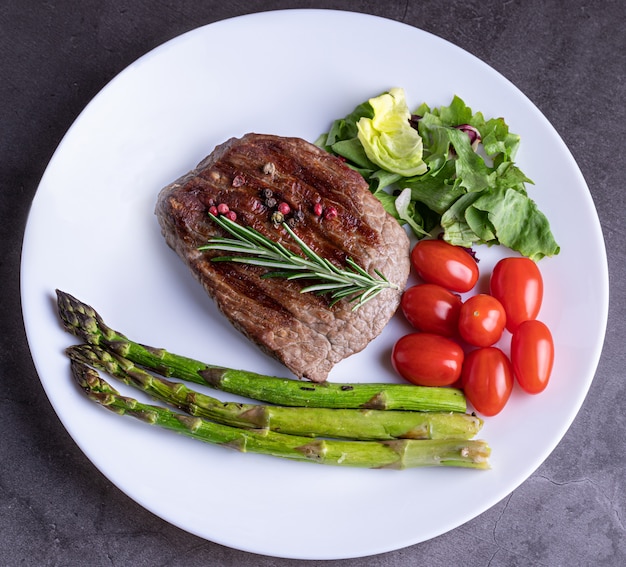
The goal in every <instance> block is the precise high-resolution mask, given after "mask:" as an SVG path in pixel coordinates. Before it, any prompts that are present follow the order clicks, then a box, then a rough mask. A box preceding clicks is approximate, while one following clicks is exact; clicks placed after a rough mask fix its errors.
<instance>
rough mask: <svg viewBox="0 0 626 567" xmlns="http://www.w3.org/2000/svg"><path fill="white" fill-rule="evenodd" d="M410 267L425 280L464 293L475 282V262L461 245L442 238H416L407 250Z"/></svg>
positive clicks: (476, 279)
mask: <svg viewBox="0 0 626 567" xmlns="http://www.w3.org/2000/svg"><path fill="white" fill-rule="evenodd" d="M411 263H412V264H413V268H415V271H416V272H417V274H418V275H419V277H420V278H422V279H423V280H424V281H425V282H427V283H433V284H437V285H440V286H442V287H445V288H446V289H449V290H452V291H458V292H461V293H464V292H466V291H469V290H470V289H472V288H473V287H474V286H475V285H476V282H477V281H478V264H477V263H476V260H474V258H472V256H470V254H469V252H467V251H466V250H465V249H464V248H460V247H459V246H453V245H452V244H449V243H448V242H445V241H444V240H420V241H419V242H418V243H417V244H416V245H415V247H414V248H413V250H412V251H411Z"/></svg>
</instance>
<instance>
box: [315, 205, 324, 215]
mask: <svg viewBox="0 0 626 567" xmlns="http://www.w3.org/2000/svg"><path fill="white" fill-rule="evenodd" d="M323 210H324V209H323V208H322V203H315V205H313V214H314V215H315V216H316V217H319V216H321V215H322V211H323Z"/></svg>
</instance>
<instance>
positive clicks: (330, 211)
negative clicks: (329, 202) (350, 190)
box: [324, 206, 337, 219]
mask: <svg viewBox="0 0 626 567" xmlns="http://www.w3.org/2000/svg"><path fill="white" fill-rule="evenodd" d="M336 216H337V209H336V208H335V207H333V206H330V207H326V210H325V211H324V218H325V219H334V218H335V217H336Z"/></svg>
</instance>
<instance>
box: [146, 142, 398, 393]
mask: <svg viewBox="0 0 626 567" xmlns="http://www.w3.org/2000/svg"><path fill="white" fill-rule="evenodd" d="M281 203H287V204H288V205H289V207H290V210H291V213H290V214H288V215H287V216H286V217H285V220H287V221H288V222H289V223H290V225H291V226H292V227H293V230H294V232H296V234H298V236H299V237H300V238H302V240H304V242H306V244H307V245H309V246H310V247H311V248H312V249H313V250H314V251H315V252H317V253H318V254H319V255H320V256H322V257H325V258H327V259H328V260H330V261H331V262H334V263H336V264H337V265H338V266H339V267H345V260H346V258H348V257H350V258H352V259H353V260H354V261H355V262H357V263H358V264H359V265H360V266H361V267H363V268H364V269H365V270H367V271H368V272H370V273H371V274H374V270H379V271H380V272H382V273H383V274H384V275H385V277H386V278H387V279H388V280H389V281H391V282H393V283H396V284H397V285H398V286H399V287H400V289H404V286H405V284H406V280H407V277H408V273H409V240H408V237H407V235H406V233H405V231H404V229H403V228H402V227H401V226H400V225H399V224H398V222H397V221H396V220H395V219H394V218H393V217H391V216H390V215H388V214H387V213H386V212H385V210H384V209H383V207H382V205H381V204H380V202H379V201H378V200H377V199H376V198H375V197H374V196H373V195H372V194H371V193H370V191H369V189H368V186H367V183H366V182H365V181H364V179H363V178H362V177H361V175H359V174H358V173H356V172H355V171H353V170H352V169H350V168H348V167H347V166H346V165H345V164H344V163H343V162H341V160H339V159H337V158H336V157H333V156H331V155H329V154H328V153H326V152H325V151H323V150H321V149H320V148H318V147H316V146H314V145H313V144H310V143H309V142H306V141H304V140H302V139H299V138H284V137H279V136H272V135H261V134H246V135H245V136H243V137H242V138H240V139H235V138H232V139H230V140H228V141H227V142H225V143H223V144H221V145H220V146H218V147H217V148H216V149H215V150H214V151H213V152H212V153H211V154H210V155H209V156H208V157H206V158H205V159H204V160H203V161H202V162H201V163H200V164H199V165H198V166H197V167H196V168H195V169H194V170H192V171H190V172H189V173H187V174H186V175H183V176H182V177H181V178H180V179H178V180H177V181H174V182H173V183H171V184H170V185H168V186H167V187H165V188H164V189H162V191H161V192H160V194H159V197H158V201H157V205H156V215H157V217H158V220H159V223H160V225H161V230H162V233H163V235H164V237H165V239H166V241H167V243H168V244H169V246H170V247H171V248H172V249H174V250H175V251H176V253H177V254H178V255H179V256H180V257H181V259H182V260H183V261H184V262H185V263H186V264H187V265H188V266H189V268H190V269H191V271H192V272H193V274H194V275H195V277H196V278H197V279H198V280H199V281H200V282H201V284H202V285H203V286H204V288H205V290H206V291H207V293H208V294H209V295H210V296H211V297H212V298H213V299H214V300H215V302H216V304H217V306H218V308H219V309H220V310H221V311H222V313H223V314H224V315H225V316H226V317H227V318H228V319H229V320H230V321H231V323H232V324H233V325H234V326H235V327H236V328H237V329H239V330H240V331H241V332H242V333H243V334H244V335H246V336H247V337H248V338H249V339H251V340H252V341H254V342H255V343H256V344H257V345H259V347H261V348H262V349H263V350H264V351H266V352H267V353H268V354H270V355H272V356H274V357H275V358H277V359H278V360H280V361H281V362H282V363H283V364H285V365H286V366H287V367H288V368H289V369H290V370H291V371H292V372H293V373H294V374H295V375H296V376H298V377H300V378H307V379H310V380H312V381H314V382H323V381H324V380H326V378H327V376H328V373H329V372H330V370H331V368H332V367H333V365H334V364H336V363H337V362H339V361H340V360H342V359H344V358H346V357H347V356H350V355H351V354H353V353H356V352H359V351H360V350H362V349H363V348H364V347H365V346H366V345H367V344H368V343H369V342H370V341H371V340H372V339H373V338H375V337H376V336H377V335H379V334H380V332H381V331H382V329H383V327H384V326H385V325H386V324H387V322H388V321H389V319H390V318H391V316H392V315H393V314H394V312H395V311H396V309H397V307H398V305H399V301H400V295H401V292H400V291H398V290H393V289H385V290H383V291H382V292H381V293H380V294H379V295H378V296H376V297H375V298H373V299H371V300H370V301H368V302H367V303H365V304H364V305H363V306H361V307H360V308H358V309H357V310H355V311H353V310H352V307H353V304H351V303H349V302H348V301H346V300H341V301H339V302H338V303H336V304H335V305H333V306H332V307H330V306H329V301H328V299H327V298H326V297H324V296H319V295H316V294H313V293H300V290H301V289H302V287H303V285H305V284H303V283H300V280H298V281H295V280H294V281H287V280H285V279H280V278H260V277H259V276H260V275H262V274H263V273H265V272H266V271H267V269H265V268H260V267H257V266H251V265H248V264H241V263H236V262H212V261H211V258H212V257H215V256H218V255H224V253H223V252H219V251H210V252H208V251H205V252H200V251H198V247H200V246H202V245H203V244H206V242H207V241H208V240H209V239H210V238H211V237H213V236H218V235H220V236H223V235H224V233H223V232H222V229H221V228H220V227H219V226H218V225H217V224H216V223H215V222H214V221H213V220H212V219H211V218H210V216H209V214H208V212H209V209H210V207H212V206H217V205H220V204H222V205H224V204H225V205H227V206H228V208H229V210H231V211H234V212H235V213H236V215H237V222H238V223H240V224H242V225H245V226H251V227H253V228H254V229H256V230H258V231H259V232H261V233H262V234H264V235H265V236H267V237H269V238H271V239H272V240H275V241H279V242H281V243H282V244H283V245H284V246H286V247H287V248H289V249H291V250H293V251H295V252H299V248H298V246H297V244H295V243H294V242H293V240H292V239H291V238H290V237H289V236H288V234H287V233H286V232H285V231H284V229H282V227H280V226H278V225H276V224H275V222H274V221H275V220H276V218H275V217H274V221H273V220H272V215H273V214H274V213H275V212H276V210H277V207H278V206H279V205H280V204H281ZM320 210H321V211H322V212H321V214H319V213H320ZM328 213H330V214H328ZM334 213H336V215H335V214H334ZM309 283H310V282H309Z"/></svg>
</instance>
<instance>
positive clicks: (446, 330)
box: [400, 284, 463, 337]
mask: <svg viewBox="0 0 626 567" xmlns="http://www.w3.org/2000/svg"><path fill="white" fill-rule="evenodd" d="M462 303H463V301H462V300H461V298H460V296H458V295H457V294H456V293H452V292H451V291H448V290H447V289H445V288H443V287H441V286H440V285H435V284H419V285H414V286H412V287H410V288H409V289H407V290H406V291H405V292H404V293H403V294H402V300H401V301H400V307H401V308H402V312H403V313H404V316H405V317H406V319H407V321H408V322H409V323H411V325H413V326H414V327H415V328H416V329H419V330H420V331H424V332H426V333H435V334H437V335H443V336H444V337H451V336H452V335H455V334H456V331H457V324H458V321H459V311H460V309H461V304H462Z"/></svg>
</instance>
